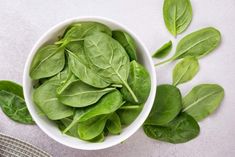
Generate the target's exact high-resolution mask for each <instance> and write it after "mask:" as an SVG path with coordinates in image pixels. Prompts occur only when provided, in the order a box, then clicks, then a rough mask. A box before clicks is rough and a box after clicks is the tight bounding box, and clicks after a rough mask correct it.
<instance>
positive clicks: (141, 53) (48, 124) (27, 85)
mask: <svg viewBox="0 0 235 157" xmlns="http://www.w3.org/2000/svg"><path fill="white" fill-rule="evenodd" d="M79 21H96V22H100V23H103V24H105V25H107V26H109V27H110V28H111V29H121V30H124V31H126V32H128V33H129V34H130V35H131V36H132V37H133V38H134V40H135V41H136V44H137V50H138V54H137V55H138V59H139V62H140V63H141V64H143V65H144V66H145V68H147V70H148V72H149V74H150V76H151V91H150V95H149V97H148V100H147V101H146V103H145V105H144V108H143V110H142V112H141V113H140V114H139V116H138V117H137V118H136V120H135V121H134V122H133V123H132V124H131V125H129V126H128V127H126V128H124V129H123V130H122V133H121V134H120V135H116V136H113V135H110V136H108V137H106V138H105V141H104V142H102V143H90V142H86V141H82V140H79V139H77V138H73V137H70V136H67V135H63V134H62V133H61V132H60V130H59V129H58V127H57V125H56V124H55V123H54V122H53V121H50V120H49V119H47V118H46V117H45V116H43V115H39V114H38V113H37V108H36V105H35V104H34V102H33V100H32V92H33V86H32V80H31V79H30V76H29V68H30V64H31V62H32V59H33V56H34V55H35V53H36V51H37V50H38V48H40V47H41V46H42V45H44V44H47V43H51V42H54V41H55V40H56V39H57V37H58V35H60V34H62V33H63V30H64V29H65V28H66V27H67V26H68V25H70V24H72V23H74V22H79ZM156 86H157V81H156V76H155V69H154V64H153V61H152V59H151V56H150V53H149V51H148V49H147V48H146V47H145V46H144V44H143V42H142V41H141V40H140V39H139V38H138V37H137V35H135V34H134V33H133V32H132V31H130V30H129V29H128V28H127V27H126V26H123V25H121V24H120V23H118V22H116V21H113V20H110V19H107V18H103V17H77V18H72V19H68V20H66V21H63V22H61V23H59V24H57V25H55V26H54V27H52V28H51V29H50V30H48V31H47V32H46V33H45V34H44V35H43V36H42V37H41V38H40V39H39V40H38V41H37V42H36V44H35V45H34V47H33V49H32V51H31V52H30V54H29V56H28V58H27V61H26V64H25V69H24V75H23V88H24V96H25V101H26V104H27V107H28V109H29V112H30V114H31V115H32V117H33V119H34V121H35V122H36V124H37V125H38V126H39V127H40V128H41V129H42V130H43V131H44V132H45V133H46V134H47V135H48V136H50V137H51V138H53V139H54V140H56V141H57V142H60V143H62V144H64V145H66V146H69V147H72V148H76V149H83V150H97V149H103V148H108V147H111V146H114V145H117V144H119V143H121V142H123V141H124V140H126V139H127V138H128V137H130V136H131V135H133V134H134V133H135V132H136V131H137V130H138V129H139V128H140V127H141V125H142V124H143V123H144V121H145V119H146V118H147V116H148V114H149V112H150V110H151V108H152V105H153V102H154V98H155V93H156Z"/></svg>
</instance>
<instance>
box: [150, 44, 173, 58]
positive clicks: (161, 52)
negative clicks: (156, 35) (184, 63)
mask: <svg viewBox="0 0 235 157" xmlns="http://www.w3.org/2000/svg"><path fill="white" fill-rule="evenodd" d="M171 49H172V42H171V41H169V42H167V43H165V44H164V45H162V47H160V48H159V49H158V50H157V51H156V52H154V54H153V55H152V57H153V58H164V57H166V56H167V55H168V54H169V53H170V51H171Z"/></svg>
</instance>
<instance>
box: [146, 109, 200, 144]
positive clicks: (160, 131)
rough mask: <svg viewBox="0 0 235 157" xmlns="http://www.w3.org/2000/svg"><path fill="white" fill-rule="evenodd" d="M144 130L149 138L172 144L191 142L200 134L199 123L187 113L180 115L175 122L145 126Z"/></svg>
mask: <svg viewBox="0 0 235 157" xmlns="http://www.w3.org/2000/svg"><path fill="white" fill-rule="evenodd" d="M143 128H144V132H145V134H146V135H147V136H148V137H150V138H153V139H156V140H160V141H165V142H170V143H184V142H187V141H190V140H192V139H194V138H195V137H197V136H198V134H199V132H200V127H199V125H198V124H197V122H196V121H195V120H194V119H193V118H192V117H191V116H190V115H188V114H186V113H180V114H179V115H178V116H177V117H176V118H175V119H174V120H172V121H171V122H169V123H167V124H165V125H163V126H159V125H144V126H143Z"/></svg>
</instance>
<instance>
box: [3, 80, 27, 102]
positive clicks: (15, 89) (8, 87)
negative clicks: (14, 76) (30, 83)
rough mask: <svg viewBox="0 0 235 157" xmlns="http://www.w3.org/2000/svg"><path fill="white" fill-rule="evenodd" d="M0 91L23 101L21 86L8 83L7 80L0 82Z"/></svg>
mask: <svg viewBox="0 0 235 157" xmlns="http://www.w3.org/2000/svg"><path fill="white" fill-rule="evenodd" d="M1 90H4V91H6V92H9V93H12V94H15V95H17V96H19V97H21V98H23V99H24V94H23V88H22V86H21V85H19V84H17V83H15V82H12V81H8V80H1V81H0V91H1Z"/></svg>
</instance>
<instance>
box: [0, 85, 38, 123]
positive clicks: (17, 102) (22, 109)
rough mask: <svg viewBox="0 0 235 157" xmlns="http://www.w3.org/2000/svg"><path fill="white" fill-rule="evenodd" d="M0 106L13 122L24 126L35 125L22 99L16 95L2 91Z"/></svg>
mask: <svg viewBox="0 0 235 157" xmlns="http://www.w3.org/2000/svg"><path fill="white" fill-rule="evenodd" d="M8 83H9V82H8ZM5 85H6V84H5ZM17 87H18V86H17ZM8 89H10V88H8ZM0 106H1V108H2V111H3V112H4V113H5V114H6V115H7V116H8V117H9V118H11V119H12V120H14V121H16V122H19V123H23V124H34V121H33V119H32V117H31V115H30V113H29V111H28V109H27V106H26V104H25V101H24V99H23V98H22V97H20V96H18V95H16V94H14V93H11V92H8V91H4V90H1V91H0Z"/></svg>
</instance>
